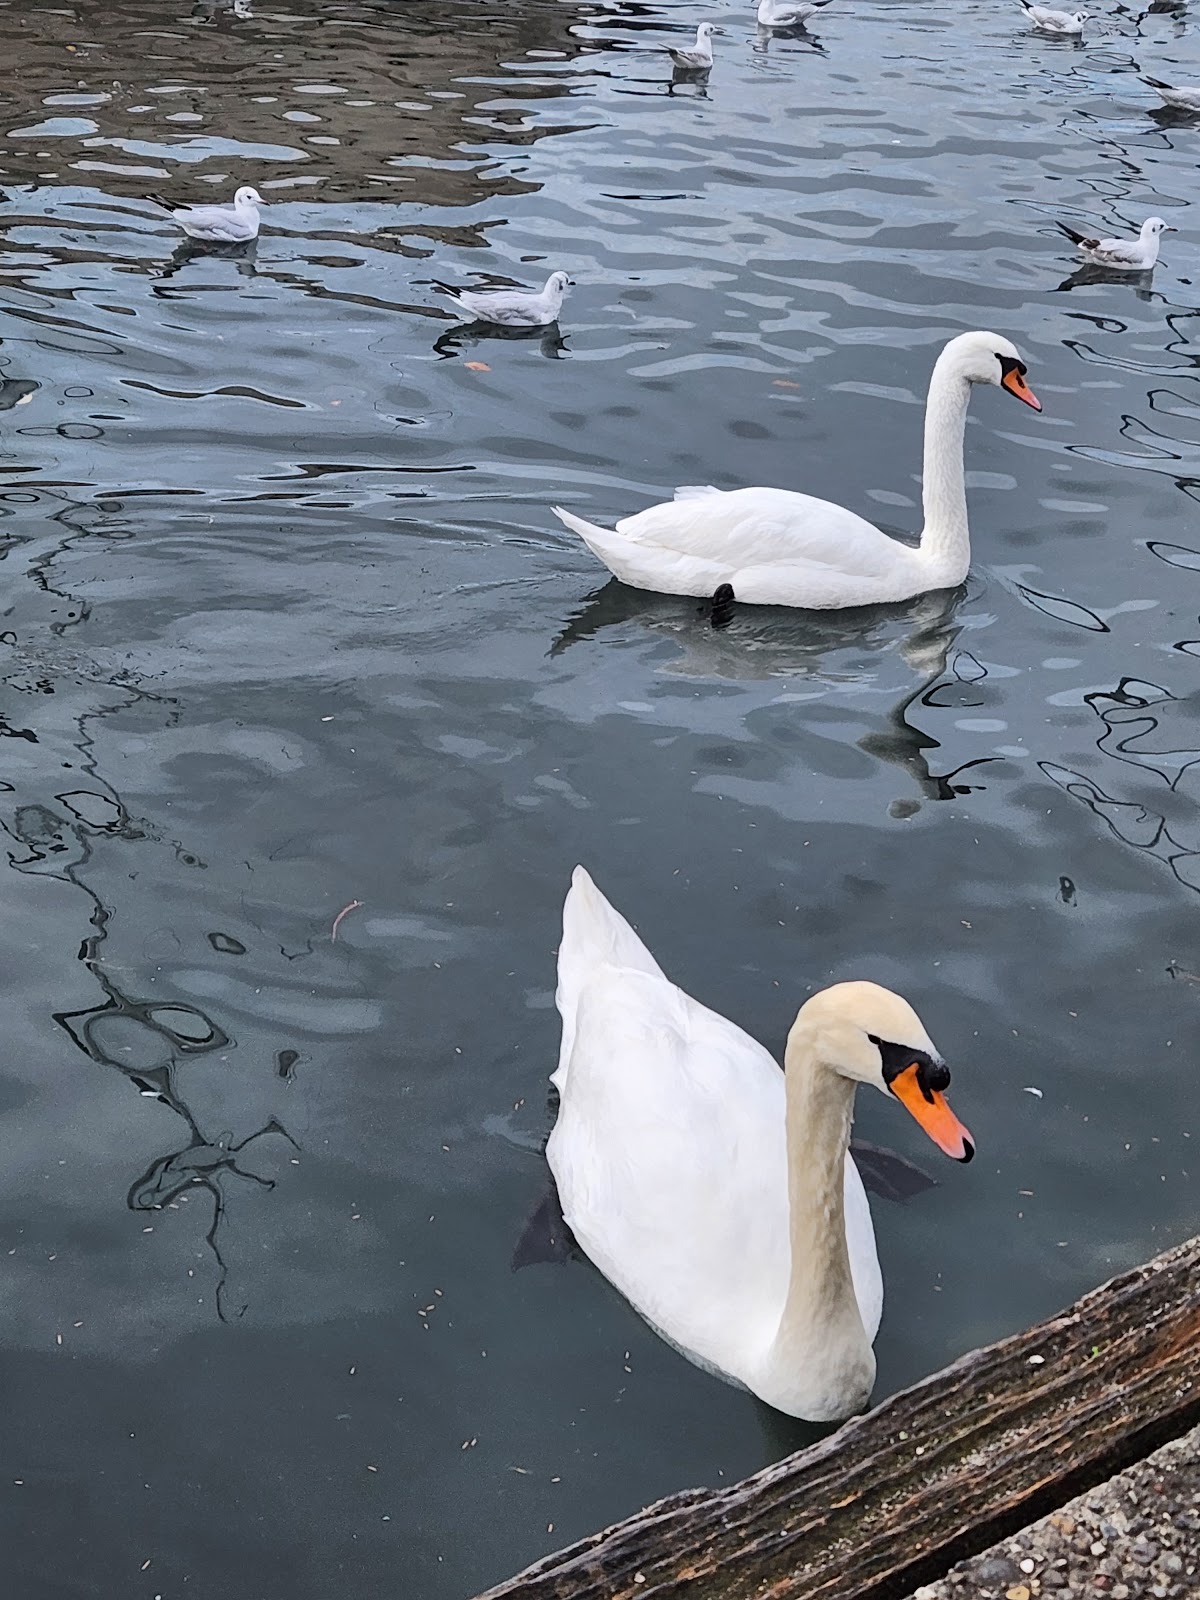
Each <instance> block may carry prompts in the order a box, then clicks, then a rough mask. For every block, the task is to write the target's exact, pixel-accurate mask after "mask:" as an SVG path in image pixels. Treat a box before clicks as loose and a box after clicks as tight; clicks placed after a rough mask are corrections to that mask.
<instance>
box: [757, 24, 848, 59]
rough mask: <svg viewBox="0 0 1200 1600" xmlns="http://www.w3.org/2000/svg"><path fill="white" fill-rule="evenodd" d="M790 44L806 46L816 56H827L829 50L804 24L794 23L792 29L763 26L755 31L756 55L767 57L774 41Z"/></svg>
mask: <svg viewBox="0 0 1200 1600" xmlns="http://www.w3.org/2000/svg"><path fill="white" fill-rule="evenodd" d="M775 40H778V41H779V42H780V43H783V42H784V41H785V40H786V41H787V42H788V43H790V44H802V45H806V46H807V47H808V49H809V50H811V51H812V52H813V54H814V55H818V56H827V55H828V54H829V50H828V48H827V47H826V46H825V45H823V44H822V43H821V41H820V39H818V38H817V37H816V35H815V34H812V33H809V31H808V29H807V28H806V27H805V25H804V24H803V23H802V22H797V23H794V24H793V25H792V26H791V27H790V28H764V27H763V26H762V25H761V24H759V26H758V27H757V29H756V31H755V38H754V43H753V45H752V46H751V48H752V49H753V50H754V52H755V54H756V55H760V56H765V55H767V54H768V52H769V51H770V49H771V44H772V42H773V41H775Z"/></svg>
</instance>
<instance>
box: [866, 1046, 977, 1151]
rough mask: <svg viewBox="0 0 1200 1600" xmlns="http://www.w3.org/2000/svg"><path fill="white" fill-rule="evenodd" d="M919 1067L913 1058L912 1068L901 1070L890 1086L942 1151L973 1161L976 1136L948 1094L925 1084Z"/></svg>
mask: <svg viewBox="0 0 1200 1600" xmlns="http://www.w3.org/2000/svg"><path fill="white" fill-rule="evenodd" d="M918 1070H919V1069H918V1067H917V1063H916V1062H915V1061H914V1062H913V1064H912V1066H911V1067H905V1069H904V1071H903V1072H898V1073H897V1074H896V1076H895V1077H894V1078H893V1079H892V1081H891V1083H890V1084H889V1085H888V1087H889V1088H890V1089H891V1091H892V1093H893V1094H894V1095H895V1096H896V1099H897V1100H899V1102H900V1104H901V1105H902V1106H903V1107H904V1109H905V1110H906V1111H907V1112H908V1113H909V1115H910V1116H911V1117H913V1118H914V1119H915V1120H916V1121H917V1122H919V1123H920V1124H921V1126H922V1127H923V1128H924V1130H925V1132H926V1133H927V1134H928V1135H929V1137H930V1138H931V1139H932V1140H933V1142H934V1144H936V1145H937V1147H938V1149H939V1150H944V1151H945V1152H946V1154H947V1155H948V1156H950V1157H951V1159H952V1160H954V1161H962V1162H964V1163H965V1162H967V1161H970V1159H971V1157H972V1156H973V1155H974V1154H975V1141H974V1139H972V1137H971V1135H970V1134H969V1133H968V1132H967V1130H966V1128H964V1127H963V1125H962V1123H961V1122H960V1121H959V1120H958V1118H957V1117H956V1116H955V1115H954V1113H953V1111H951V1109H950V1104H949V1101H948V1100H947V1099H946V1097H945V1095H944V1094H941V1093H939V1091H938V1090H936V1089H925V1088H923V1087H922V1085H921V1083H920V1081H919V1079H918V1076H917V1073H918Z"/></svg>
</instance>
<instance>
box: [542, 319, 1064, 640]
mask: <svg viewBox="0 0 1200 1600" xmlns="http://www.w3.org/2000/svg"><path fill="white" fill-rule="evenodd" d="M973 383H993V384H998V385H1000V386H1001V387H1002V388H1005V389H1007V390H1008V392H1009V394H1012V395H1015V396H1016V397H1017V399H1018V400H1023V401H1024V402H1025V404H1026V405H1028V406H1032V407H1033V409H1034V410H1035V411H1040V410H1041V409H1042V407H1041V403H1040V402H1039V401H1038V399H1037V397H1036V396H1035V395H1034V393H1033V391H1032V390H1031V389H1030V388H1029V387H1028V385H1027V384H1026V382H1025V363H1024V362H1023V361H1022V360H1021V358H1020V356H1019V355H1018V354H1017V351H1016V348H1015V347H1014V346H1013V345H1012V344H1010V343H1009V341H1008V340H1007V339H1002V338H1001V337H1000V336H999V334H995V333H960V334H959V336H958V337H957V338H956V339H951V341H950V343H949V344H948V345H947V346H946V348H945V349H944V350H943V351H942V353H941V355H940V356H939V357H938V359H937V364H936V366H935V367H934V369H933V377H932V378H931V379H930V382H929V399H928V401H927V402H926V406H925V466H924V493H923V498H924V505H925V528H924V531H923V532H922V534H921V542H920V544H919V545H918V546H916V548H913V547H912V546H911V545H906V544H901V543H900V542H899V540H897V539H891V538H889V537H888V535H887V534H886V533H881V532H880V530H879V529H878V528H876V527H875V526H874V525H873V524H872V523H870V522H866V521H864V519H863V518H862V517H859V516H856V515H855V514H854V512H853V511H847V510H845V509H844V507H842V506H838V505H834V504H833V503H832V501H829V500H815V499H813V497H812V496H811V495H807V494H795V493H793V492H792V491H791V490H790V489H732V490H730V491H729V492H728V493H724V492H722V491H721V490H719V489H712V488H708V487H701V488H686V489H676V491H675V498H674V500H672V501H667V502H664V503H663V504H662V505H657V506H651V507H650V508H649V509H648V510H646V511H641V512H639V513H638V514H637V515H636V516H633V517H625V518H623V519H622V520H621V521H620V522H618V523H617V526H616V528H615V529H609V528H599V527H597V526H596V524H595V523H592V522H585V521H584V519H583V518H582V517H577V516H575V515H574V514H573V513H572V512H570V511H563V510H562V509H561V508H560V507H558V506H555V508H554V513H555V515H556V516H557V517H558V518H559V520H560V521H562V522H564V523H565V524H566V525H567V527H568V528H571V529H573V530H574V532H575V533H577V534H578V535H579V536H580V538H581V539H582V540H583V541H584V543H585V544H586V545H587V546H588V548H589V549H590V550H592V551H593V553H594V554H595V555H597V556H599V557H600V559H601V561H603V562H604V564H605V566H607V567H608V568H609V569H610V571H612V572H613V573H615V575H616V576H617V577H618V578H620V580H621V581H622V583H629V584H632V585H633V587H634V588H636V589H654V590H656V591H658V593H660V594H693V595H711V594H712V593H713V592H714V591H715V590H716V589H717V588H718V587H719V586H720V585H721V584H723V583H729V584H732V585H733V592H734V594H735V595H736V597H737V599H738V600H742V601H746V602H748V603H749V604H751V605H777V606H806V607H809V608H811V609H813V610H831V609H833V608H835V607H838V606H865V605H876V604H878V603H880V602H883V601H890V600H907V599H909V598H910V596H912V595H915V594H923V593H924V592H925V591H926V590H928V589H952V588H954V587H955V586H956V585H957V584H960V583H961V582H962V581H963V579H964V578H965V577H966V575H967V568H968V567H969V566H970V563H971V544H970V537H969V535H968V532H967V492H966V485H965V482H964V478H963V428H964V425H965V422H966V415H967V402H968V401H969V399H970V397H971V385H972V384H973Z"/></svg>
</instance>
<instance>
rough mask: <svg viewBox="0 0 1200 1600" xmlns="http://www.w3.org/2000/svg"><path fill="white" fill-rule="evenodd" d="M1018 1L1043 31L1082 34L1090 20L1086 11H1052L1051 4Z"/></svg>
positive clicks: (1036, 25) (1024, 0) (1068, 34)
mask: <svg viewBox="0 0 1200 1600" xmlns="http://www.w3.org/2000/svg"><path fill="white" fill-rule="evenodd" d="M1017 3H1018V4H1019V5H1020V7H1021V10H1022V11H1023V12H1024V13H1025V15H1026V16H1027V17H1028V18H1029V20H1030V22H1032V23H1033V25H1034V27H1035V28H1040V29H1041V30H1042V32H1043V33H1058V34H1063V35H1066V36H1070V35H1072V34H1082V33H1083V25H1084V23H1085V22H1086V21H1087V20H1088V13H1087V12H1086V11H1052V10H1051V9H1050V7H1049V6H1031V5H1030V4H1029V0H1017Z"/></svg>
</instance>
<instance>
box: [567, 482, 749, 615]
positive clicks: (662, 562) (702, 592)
mask: <svg viewBox="0 0 1200 1600" xmlns="http://www.w3.org/2000/svg"><path fill="white" fill-rule="evenodd" d="M715 492H716V493H720V491H719V490H717V491H715ZM696 497H697V496H695V495H693V496H691V497H690V498H696ZM554 515H555V516H556V517H557V518H558V520H559V521H560V522H561V523H562V524H563V525H564V526H565V527H568V528H570V529H571V531H572V533H577V534H578V535H579V537H580V538H581V539H582V540H583V542H584V544H586V545H587V547H588V549H589V550H590V551H591V552H592V554H593V555H594V556H596V557H597V559H598V560H600V561H603V563H604V565H605V566H606V567H607V568H608V570H609V571H610V572H611V573H612V575H613V577H614V578H619V579H620V580H621V582H622V583H628V584H630V585H631V586H632V587H633V588H635V589H650V590H652V591H653V592H654V593H656V594H690V595H698V596H701V597H702V598H704V599H706V600H707V599H708V598H709V597H710V596H711V595H712V593H713V591H714V590H715V589H716V587H717V585H718V584H720V583H729V582H731V581H734V580H735V577H736V574H735V573H734V572H733V571H732V570H731V569H730V568H729V566H728V565H727V564H726V563H724V562H716V561H709V560H706V559H705V558H703V557H701V556H690V555H687V554H686V553H685V552H684V551H682V550H672V549H671V548H670V546H669V545H665V544H663V545H659V544H656V543H654V542H653V541H652V540H651V539H648V538H647V539H645V540H643V539H640V538H635V537H632V536H631V535H630V534H628V533H625V532H623V531H622V530H621V529H620V528H601V527H599V526H598V525H597V524H596V523H594V522H585V521H584V519H583V518H582V517H577V516H575V514H574V513H573V512H571V511H564V510H563V509H562V507H561V506H555V507H554ZM645 515H646V513H644V512H642V513H640V514H639V516H637V517H629V518H627V519H626V520H627V521H628V522H630V523H635V524H636V523H639V522H640V520H641V517H643V516H645ZM735 587H736V583H735Z"/></svg>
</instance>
